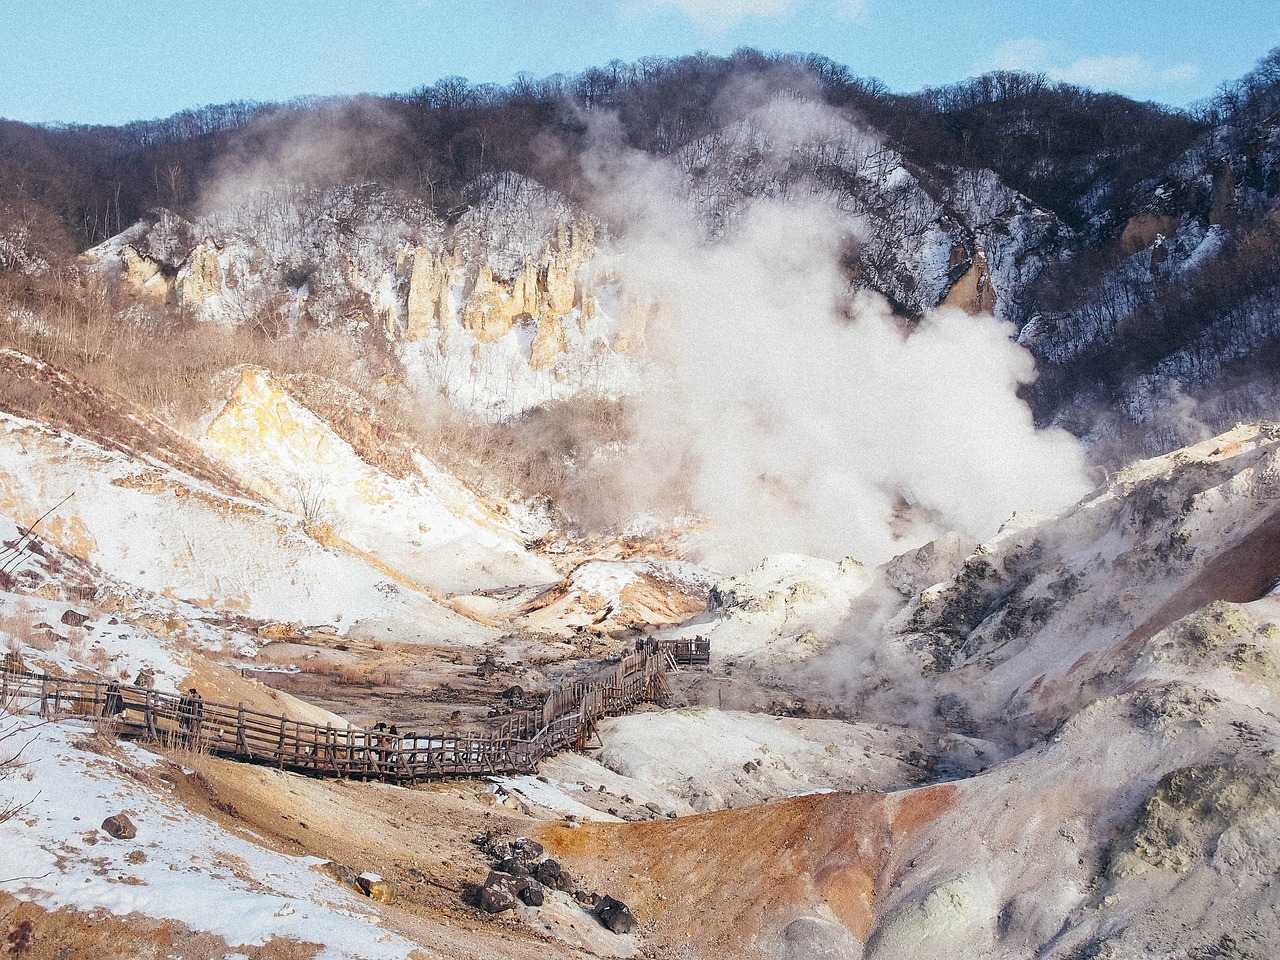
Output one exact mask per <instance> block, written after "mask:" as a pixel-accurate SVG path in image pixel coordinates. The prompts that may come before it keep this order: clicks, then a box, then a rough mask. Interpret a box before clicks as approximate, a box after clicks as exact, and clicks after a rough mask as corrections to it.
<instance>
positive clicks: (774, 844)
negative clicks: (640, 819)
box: [537, 785, 954, 960]
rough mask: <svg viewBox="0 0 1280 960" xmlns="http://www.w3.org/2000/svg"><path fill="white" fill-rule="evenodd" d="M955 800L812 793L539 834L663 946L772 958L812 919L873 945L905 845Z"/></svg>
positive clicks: (938, 791)
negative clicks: (781, 939) (789, 931)
mask: <svg viewBox="0 0 1280 960" xmlns="http://www.w3.org/2000/svg"><path fill="white" fill-rule="evenodd" d="M953 802H954V788H953V787H951V786H948V785H942V786H937V787H931V788H926V789H923V790H918V791H913V792H910V793H905V794H898V795H891V796H887V797H886V796H883V795H871V794H866V795H862V794H814V795H809V796H804V797H796V798H792V799H789V800H781V801H776V802H773V803H768V804H764V805H761V806H757V807H748V808H744V809H739V810H724V811H719V812H716V813H707V814H701V815H699V816H694V817H685V818H681V819H678V820H666V821H652V822H649V823H625V824H612V823H607V824H606V823H599V824H597V823H585V824H583V825H582V826H581V827H580V828H579V829H569V828H567V827H565V826H563V825H549V826H547V827H546V828H544V829H542V830H541V831H540V832H539V833H538V834H537V836H538V838H539V839H540V840H541V841H542V842H543V843H544V844H545V845H546V846H547V850H548V852H549V853H550V854H551V855H553V856H555V857H557V858H558V859H560V860H561V861H562V862H564V863H565V865H566V866H567V867H568V868H569V869H570V871H571V872H573V873H574V874H575V875H577V876H581V877H582V878H583V879H584V880H585V881H587V885H588V886H591V887H593V888H595V889H597V890H599V891H601V892H608V893H610V894H612V895H613V896H615V897H617V898H618V899H620V900H622V901H624V902H625V903H627V904H628V905H629V906H630V907H631V908H632V910H633V912H634V913H635V914H636V916H637V919H639V920H640V922H641V923H642V925H643V926H644V927H645V928H646V935H647V937H649V938H650V939H651V940H652V941H654V942H655V943H657V944H660V945H661V946H663V947H665V948H667V949H669V950H671V951H673V952H676V951H679V952H681V955H689V956H694V957H708V958H711V957H714V958H717V960H723V958H726V957H734V958H743V960H747V958H754V957H761V958H763V957H768V956H771V955H773V952H774V950H775V949H776V938H777V936H778V934H779V933H780V932H781V930H782V929H783V928H785V927H786V925H787V924H788V923H790V922H791V921H792V920H795V919H797V918H799V917H803V916H819V917H822V918H824V919H828V920H833V921H836V922H839V923H840V924H841V925H843V926H844V927H845V928H846V929H847V930H848V931H849V932H850V933H852V934H853V935H854V936H855V937H856V938H857V939H858V940H859V941H862V942H865V940H866V938H867V934H868V932H869V930H870V928H871V925H872V922H873V921H874V919H875V911H876V903H877V899H878V896H879V895H880V894H881V893H882V892H883V888H884V885H885V884H886V883H887V882H888V881H889V878H890V875H891V873H892V858H893V851H894V847H895V844H896V843H897V842H898V841H900V840H901V839H903V838H904V837H905V836H907V835H909V834H911V833H912V832H914V831H915V830H917V829H919V828H920V827H921V826H923V825H924V824H927V823H929V822H930V821H932V820H934V819H935V818H937V817H938V816H940V815H941V814H942V813H943V812H945V811H946V810H947V809H949V808H950V806H951V805H952V803H953ZM683 951H687V954H684V953H683Z"/></svg>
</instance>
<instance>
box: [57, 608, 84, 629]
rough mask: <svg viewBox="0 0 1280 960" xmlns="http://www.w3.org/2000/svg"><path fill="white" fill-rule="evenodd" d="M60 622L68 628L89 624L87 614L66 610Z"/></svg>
mask: <svg viewBox="0 0 1280 960" xmlns="http://www.w3.org/2000/svg"><path fill="white" fill-rule="evenodd" d="M62 622H63V623H65V624H66V625H67V626H68V627H83V626H84V625H85V624H86V623H88V622H89V616H88V614H84V613H79V612H77V611H75V610H68V611H67V612H66V613H64V614H63V615H62Z"/></svg>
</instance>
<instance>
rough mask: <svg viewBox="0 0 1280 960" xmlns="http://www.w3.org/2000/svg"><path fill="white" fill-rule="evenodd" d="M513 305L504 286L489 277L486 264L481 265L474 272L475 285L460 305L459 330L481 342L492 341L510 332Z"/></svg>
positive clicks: (513, 317)
mask: <svg viewBox="0 0 1280 960" xmlns="http://www.w3.org/2000/svg"><path fill="white" fill-rule="evenodd" d="M513 307H514V304H513V301H512V296H511V293H510V291H508V290H507V289H506V285H505V284H503V283H501V282H500V281H497V280H495V279H494V278H493V272H492V271H491V270H490V269H489V266H488V264H481V265H480V268H479V269H478V270H477V271H476V283H475V287H474V288H473V289H472V291H471V296H470V297H468V298H467V302H466V303H465V304H464V305H463V307H462V318H461V319H462V326H463V329H465V330H468V331H470V332H471V335H472V336H474V337H475V338H476V339H477V340H479V341H480V342H481V343H492V342H493V341H494V340H497V339H498V338H499V337H503V336H506V335H507V334H508V333H509V332H510V331H511V326H512V324H513V323H514V322H515V319H516V317H517V316H519V315H520V314H519V312H518V311H516V310H514V309H513Z"/></svg>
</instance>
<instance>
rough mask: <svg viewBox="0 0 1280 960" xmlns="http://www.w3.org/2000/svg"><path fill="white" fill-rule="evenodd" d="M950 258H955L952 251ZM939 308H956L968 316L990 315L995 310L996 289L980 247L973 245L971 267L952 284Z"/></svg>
mask: <svg viewBox="0 0 1280 960" xmlns="http://www.w3.org/2000/svg"><path fill="white" fill-rule="evenodd" d="M961 249H963V248H961ZM952 257H953V259H954V257H955V252H954V251H953V253H952ZM939 306H943V307H956V308H957V309H960V310H963V311H964V312H965V313H969V314H978V313H991V312H992V311H993V310H995V308H996V288H995V286H994V285H993V284H992V282H991V269H990V267H988V266H987V254H986V252H985V251H984V250H983V249H982V248H981V247H979V246H977V245H976V244H975V245H974V252H973V265H972V266H970V267H969V269H968V270H966V271H965V273H964V275H963V276H962V277H961V278H960V279H959V280H957V281H956V282H955V283H954V284H952V286H951V289H950V290H948V291H947V295H946V297H944V298H943V300H942V303H941V304H939Z"/></svg>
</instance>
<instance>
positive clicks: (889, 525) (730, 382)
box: [588, 104, 1088, 569]
mask: <svg viewBox="0 0 1280 960" xmlns="http://www.w3.org/2000/svg"><path fill="white" fill-rule="evenodd" d="M775 113H776V111H775ZM788 116H789V118H790V119H789V121H788V122H787V123H783V124H777V123H775V124H774V126H775V127H777V128H779V129H781V130H782V131H784V133H785V135H786V136H789V137H793V138H797V142H798V140H799V139H800V138H803V137H804V136H806V132H805V129H802V128H812V126H813V123H814V122H817V123H819V125H820V126H821V130H822V135H823V136H824V137H830V135H831V130H832V127H833V124H835V123H837V121H835V120H833V118H832V116H831V115H830V114H829V113H828V112H826V111H825V109H823V110H819V109H818V108H815V107H814V106H813V105H812V104H807V105H804V107H803V110H801V111H790V112H789V114H788ZM797 116H804V117H808V118H809V120H810V121H811V122H807V123H799V122H797V119H796V118H797ZM838 123H840V124H844V125H845V126H848V125H847V124H845V121H843V120H842V119H841V120H839V121H838ZM595 134H596V143H597V148H596V149H595V150H594V151H593V152H592V154H591V161H590V163H589V166H588V173H589V176H590V178H591V180H592V182H593V184H594V186H595V188H596V192H597V203H598V204H599V207H600V208H601V209H603V210H605V211H606V212H607V215H608V216H609V217H610V218H611V220H612V221H613V222H614V223H615V224H619V225H620V228H619V229H618V231H617V232H618V236H617V238H616V241H615V243H614V247H613V257H614V258H615V263H614V269H615V270H616V272H617V274H618V275H619V276H620V277H621V278H622V282H623V283H624V285H625V286H626V287H627V288H628V289H629V290H631V291H633V292H638V291H642V292H643V293H644V294H646V295H647V296H648V297H650V298H652V300H653V301H655V302H657V303H658V304H660V310H659V314H660V317H661V321H660V322H659V323H657V324H656V328H655V327H651V328H650V330H649V340H650V343H649V351H650V355H651V356H654V357H655V358H657V360H656V362H655V365H654V369H653V372H652V376H651V378H650V381H649V383H648V385H647V388H646V389H645V390H643V391H642V393H641V395H640V396H639V397H638V398H635V402H634V405H633V412H634V417H635V422H634V431H635V434H634V435H635V437H636V450H637V452H638V453H639V455H640V456H641V458H642V459H643V460H644V461H645V462H646V463H647V464H648V469H649V471H650V472H648V473H644V474H639V473H636V472H635V471H633V475H638V476H643V479H644V482H648V483H654V482H658V483H666V484H677V483H680V484H683V485H684V486H685V488H686V489H687V495H688V497H689V499H690V502H691V506H692V508H693V509H694V510H695V511H696V512H697V513H698V514H699V515H701V516H704V517H706V518H708V519H709V520H710V521H711V530H710V532H709V533H708V535H707V539H706V541H705V542H704V543H703V544H702V548H703V550H704V559H705V560H706V561H707V562H709V563H711V564H713V565H716V566H720V567H722V568H726V569H732V568H736V567H740V566H742V565H744V564H749V563H754V562H755V561H756V560H758V559H759V557H761V556H762V555H766V554H771V553H778V552H801V553H808V554H813V555H816V556H827V557H833V558H838V557H841V556H845V555H852V556H855V557H857V558H858V559H861V560H863V561H866V562H878V561H882V560H885V559H887V558H889V557H891V556H893V555H895V554H897V553H900V552H902V551H903V550H905V549H907V548H908V547H911V546H915V545H918V544H920V543H923V542H925V541H927V540H928V539H931V538H932V537H934V536H936V535H938V534H940V533H942V532H945V531H947V530H953V529H954V530H959V531H962V532H965V533H967V534H970V535H972V536H974V537H986V536H989V535H990V534H992V533H993V532H994V531H995V530H996V528H997V527H998V526H999V524H1000V523H1002V522H1003V521H1004V520H1006V519H1008V518H1009V516H1011V515H1012V513H1013V512H1014V511H1044V512H1056V511H1058V510H1060V509H1062V508H1064V507H1066V506H1068V505H1069V504H1071V503H1072V502H1074V501H1075V500H1076V499H1078V498H1079V497H1080V496H1081V495H1082V494H1083V493H1084V492H1086V490H1087V489H1088V483H1087V481H1086V471H1085V460H1084V456H1083V454H1082V452H1081V450H1080V448H1079V446H1078V444H1077V443H1076V441H1075V440H1074V438H1072V437H1071V436H1070V435H1069V434H1067V433H1066V432H1064V431H1061V430H1047V431H1038V430H1036V429H1035V426H1034V424H1033V422H1032V417H1031V413H1030V411H1029V410H1028V408H1027V407H1026V405H1025V404H1024V403H1023V402H1022V401H1021V400H1020V399H1019V398H1018V396H1017V389H1018V386H1019V385H1020V384H1023V383H1027V382H1029V381H1030V380H1031V379H1032V378H1033V377H1034V375H1035V371H1034V366H1033V362H1032V358H1031V356H1030V355H1029V354H1028V353H1027V352H1026V351H1025V350H1023V349H1022V348H1021V347H1019V346H1017V345H1016V344H1015V343H1013V342H1012V340H1011V334H1012V332H1013V331H1012V329H1011V328H1009V327H1008V326H1007V325H1005V324H1002V323H1000V322H997V321H996V320H995V319H994V318H992V317H990V316H980V317H971V316H969V315H967V314H964V313H961V312H959V311H955V310H949V309H947V310H938V311H936V312H934V313H932V314H930V315H928V316H926V317H925V318H924V319H923V321H922V322H920V323H919V324H918V325H916V326H914V327H911V326H910V325H908V324H906V323H904V322H903V321H901V320H900V319H899V318H897V317H895V316H894V315H893V313H892V311H891V310H890V308H889V307H888V305H887V304H886V302H885V301H884V299H883V298H881V297H879V296H878V295H875V294H871V293H866V292H861V293H856V294H854V293H851V291H850V288H849V283H848V280H847V278H846V277H845V276H844V275H843V273H842V271H841V268H840V260H841V255H842V253H843V252H846V251H847V249H848V246H849V244H850V243H851V242H857V234H858V232H859V230H860V229H861V228H860V227H859V224H858V223H857V222H856V220H854V219H853V218H851V217H850V216H849V215H848V214H847V213H842V212H840V211H839V210H838V209H837V206H836V204H835V203H833V201H832V199H831V198H830V197H829V196H823V195H822V193H821V191H808V192H807V193H805V192H804V191H793V192H792V195H791V196H789V197H787V198H785V199H770V198H769V197H767V196H765V197H760V198H756V199H752V200H745V201H743V202H742V203H741V204H740V206H739V208H738V209H737V211H736V213H735V215H734V217H733V218H732V220H731V222H730V226H729V227H728V228H727V229H725V230H724V232H723V235H722V236H720V237H718V238H717V239H715V240H711V239H708V230H707V228H706V221H705V217H704V218H703V220H699V219H698V218H697V216H696V215H695V213H694V212H693V210H692V208H693V206H694V205H692V204H690V203H689V202H688V182H687V179H686V178H682V176H680V175H678V174H677V173H676V171H675V167H674V166H673V165H671V164H668V163H662V162H658V161H655V160H653V159H652V158H650V157H648V156H646V155H643V154H639V153H637V152H634V151H630V150H627V149H625V148H622V147H620V146H618V141H617V139H616V138H614V137H613V136H612V135H611V131H610V130H609V127H608V124H607V123H603V124H601V123H597V124H596V129H595ZM850 135H851V136H860V134H857V132H856V131H851V133H850ZM781 146H782V147H783V148H784V152H785V148H786V146H787V145H786V144H782V145H781ZM797 193H799V194H800V195H799V196H797ZM663 471H666V472H665V474H664V472H663Z"/></svg>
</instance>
